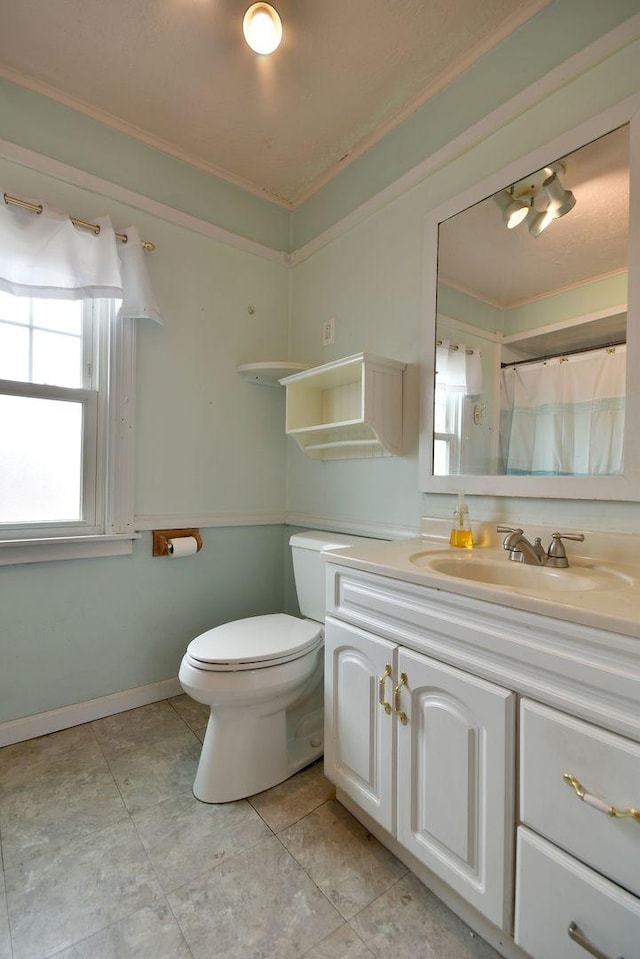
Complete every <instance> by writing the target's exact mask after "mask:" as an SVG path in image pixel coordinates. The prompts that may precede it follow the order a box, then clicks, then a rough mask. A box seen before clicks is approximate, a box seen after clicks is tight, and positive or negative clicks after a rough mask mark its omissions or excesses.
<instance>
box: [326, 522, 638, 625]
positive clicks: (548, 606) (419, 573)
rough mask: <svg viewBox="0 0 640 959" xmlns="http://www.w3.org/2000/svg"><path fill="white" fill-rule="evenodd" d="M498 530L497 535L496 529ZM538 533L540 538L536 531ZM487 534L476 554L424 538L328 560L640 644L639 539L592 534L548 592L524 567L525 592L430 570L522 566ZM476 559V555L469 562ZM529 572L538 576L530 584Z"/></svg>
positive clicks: (334, 554) (344, 552)
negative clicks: (583, 584) (434, 564)
mask: <svg viewBox="0 0 640 959" xmlns="http://www.w3.org/2000/svg"><path fill="white" fill-rule="evenodd" d="M487 529H489V527H488V525H487ZM492 529H493V530H495V524H494V526H493V527H492ZM527 532H528V531H527ZM533 532H534V533H535V534H536V535H538V531H537V530H534V531H533ZM475 533H476V530H475V528H474V535H475ZM485 534H486V535H484V539H485V541H487V545H486V546H479V547H474V548H473V550H464V549H458V548H456V547H452V546H449V545H448V543H447V541H446V539H445V538H443V537H442V536H439V537H429V536H420V537H416V538H415V539H408V540H396V541H393V542H386V541H382V540H381V541H380V542H379V543H371V541H369V542H367V543H363V545H362V546H360V545H356V546H351V547H349V548H348V549H339V550H328V551H326V552H325V553H324V554H323V555H324V558H325V560H326V561H327V562H329V563H336V564H338V565H340V566H348V567H352V568H354V569H360V570H365V571H366V572H369V573H376V574H377V575H379V576H387V577H390V578H392V579H397V580H401V581H403V582H407V583H415V584H417V585H419V586H427V587H429V588H431V589H438V590H444V591H446V592H449V593H457V594H460V595H463V596H470V597H473V598H475V599H481V600H485V601H487V602H490V603H497V604H499V605H500V606H508V607H511V608H513V609H520V610H526V611H529V612H532V613H538V614H540V615H542V616H549V617H552V618H554V619H560V620H566V621H569V622H573V623H580V624H582V625H585V626H592V627H594V628H596V629H603V630H609V631H611V632H615V633H621V634H623V635H626V636H631V637H634V638H640V537H638V536H637V535H632V534H624V533H618V534H603V533H593V534H587V535H586V540H585V543H584V544H577V543H568V544H567V554H568V555H569V561H570V568H569V569H568V570H562V569H560V570H557V571H553V573H554V575H553V576H552V577H547V580H549V579H552V582H551V584H550V585H551V586H552V588H551V589H547V588H546V585H545V578H544V577H540V575H539V573H540V570H539V568H538V567H535V566H526V565H524V564H520V563H518V564H517V566H518V571H517V573H518V577H519V578H520V579H521V580H522V583H523V586H522V587H520V586H518V587H515V586H504V585H496V584H494V583H486V582H480V581H477V580H474V579H466V578H463V577H462V576H454V575H449V574H448V573H444V572H438V571H436V570H434V569H432V568H430V566H429V565H428V563H429V562H431V561H432V559H431V556H430V554H431V553H433V559H436V560H439V561H440V562H443V563H444V564H445V565H447V564H448V565H449V566H451V565H452V564H451V563H450V560H454V563H453V566H454V568H455V567H456V565H457V564H458V563H457V561H458V560H463V561H465V562H466V561H467V560H469V561H471V562H477V560H482V561H484V560H490V561H491V563H492V564H493V565H494V566H495V565H496V564H500V565H501V564H502V562H504V564H505V566H506V567H508V566H515V565H516V564H514V563H512V562H511V561H510V560H509V556H508V553H507V552H506V551H504V550H502V547H501V539H502V538H501V537H499V538H498V541H497V543H496V537H495V536H492V538H491V539H492V541H489V534H487V533H486V530H485ZM477 539H478V540H482V539H483V536H482V535H479V536H477ZM543 542H546V540H545V539H543ZM578 548H580V552H578ZM469 553H473V554H475V555H474V556H469V555H468V554H469ZM461 554H467V556H466V557H464V556H463V555H461ZM529 571H530V572H531V573H532V575H531V577H530V578H529V576H528V573H529ZM511 573H512V570H509V569H507V570H506V574H507V576H508V575H509V574H511ZM555 573H557V575H555ZM567 573H568V574H569V575H570V577H572V578H568V579H567V582H568V583H570V582H573V583H574V584H575V583H577V582H579V580H580V577H581V576H582V575H583V578H584V579H585V581H588V579H589V577H590V576H593V578H594V579H595V580H596V581H598V576H601V577H602V584H603V585H602V586H600V585H598V586H597V587H596V588H592V587H591V586H587V588H572V589H567V590H565V589H563V583H562V576H563V574H567ZM520 574H522V575H520ZM518 577H516V578H518Z"/></svg>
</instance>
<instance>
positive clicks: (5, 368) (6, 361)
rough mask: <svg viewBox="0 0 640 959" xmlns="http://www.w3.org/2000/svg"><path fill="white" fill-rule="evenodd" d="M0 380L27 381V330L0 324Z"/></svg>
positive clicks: (9, 324)
mask: <svg viewBox="0 0 640 959" xmlns="http://www.w3.org/2000/svg"><path fill="white" fill-rule="evenodd" d="M0 380H21V381H22V382H27V381H28V380H29V330H28V328H27V327H25V326H14V325H13V324H12V323H2V322H0Z"/></svg>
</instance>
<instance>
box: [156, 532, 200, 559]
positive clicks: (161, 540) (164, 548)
mask: <svg viewBox="0 0 640 959" xmlns="http://www.w3.org/2000/svg"><path fill="white" fill-rule="evenodd" d="M191 536H192V537H193V538H194V539H195V540H196V542H197V544H198V552H200V550H201V549H202V535H201V533H200V530H199V529H154V530H153V552H152V555H153V556H168V555H169V552H170V550H169V540H172V539H182V538H183V537H191Z"/></svg>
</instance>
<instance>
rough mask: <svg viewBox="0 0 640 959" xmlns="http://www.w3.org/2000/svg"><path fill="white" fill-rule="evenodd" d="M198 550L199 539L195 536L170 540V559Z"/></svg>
mask: <svg viewBox="0 0 640 959" xmlns="http://www.w3.org/2000/svg"><path fill="white" fill-rule="evenodd" d="M197 552H198V540H197V539H196V538H195V536H181V537H180V538H179V539H170V540H169V559H182V557H183V556H193V554H194V553H197Z"/></svg>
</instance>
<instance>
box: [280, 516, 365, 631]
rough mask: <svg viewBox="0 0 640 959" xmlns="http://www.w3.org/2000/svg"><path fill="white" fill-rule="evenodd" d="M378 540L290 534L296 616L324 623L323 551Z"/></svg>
mask: <svg viewBox="0 0 640 959" xmlns="http://www.w3.org/2000/svg"><path fill="white" fill-rule="evenodd" d="M380 542H381V540H379V539H368V538H366V537H364V536H351V535H348V534H346V533H327V532H325V531H324V530H310V531H308V532H305V533H294V534H293V536H292V537H291V539H290V540H289V545H290V546H291V553H292V555H293V575H294V578H295V581H296V593H297V594H298V605H299V606H300V612H301V613H302V615H303V616H306V617H307V619H314V620H315V621H316V622H318V623H323V622H324V617H325V612H326V608H327V600H326V593H325V569H324V568H325V564H324V560H323V559H322V557H321V555H320V554H321V552H322V550H323V549H336V548H337V547H340V546H345V547H346V546H354V545H356V544H357V543H380Z"/></svg>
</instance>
